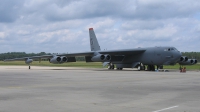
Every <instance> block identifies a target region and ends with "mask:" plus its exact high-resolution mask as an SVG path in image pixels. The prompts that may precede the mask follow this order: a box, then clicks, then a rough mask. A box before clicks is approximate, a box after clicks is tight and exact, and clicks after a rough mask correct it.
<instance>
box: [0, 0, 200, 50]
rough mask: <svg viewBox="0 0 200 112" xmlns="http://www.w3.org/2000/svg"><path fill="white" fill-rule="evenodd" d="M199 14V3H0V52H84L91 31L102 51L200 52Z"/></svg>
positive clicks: (60, 0) (133, 0)
mask: <svg viewBox="0 0 200 112" xmlns="http://www.w3.org/2000/svg"><path fill="white" fill-rule="evenodd" d="M199 11H200V3H199V1H198V0H193V1H189V0H184V1H182V0H176V1H173V0H162V1H160V0H151V1H146V0H127V1H126V2H125V1H121V0H92V1H91V0H42V1H41V0H16V1H11V0H1V1H0V26H1V27H0V44H1V46H2V47H1V48H0V51H1V52H11V51H20V52H21V51H25V52H41V51H45V52H62V53H63V52H80V51H89V39H88V38H89V37H88V36H89V35H88V28H90V27H93V28H94V29H95V32H96V35H97V37H98V40H99V43H100V44H101V48H102V49H123V48H135V47H149V46H175V47H177V48H178V49H179V50H181V51H200V50H199V49H198V47H197V46H198V45H199V44H200V43H199V39H200V12H199Z"/></svg>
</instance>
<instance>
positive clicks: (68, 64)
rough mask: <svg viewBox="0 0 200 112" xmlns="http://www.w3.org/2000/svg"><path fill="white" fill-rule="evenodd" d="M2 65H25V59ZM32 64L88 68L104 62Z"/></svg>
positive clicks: (43, 62) (36, 62) (32, 64)
mask: <svg viewBox="0 0 200 112" xmlns="http://www.w3.org/2000/svg"><path fill="white" fill-rule="evenodd" d="M0 65H10V66H12V65H22V66H23V65H24V66H27V64H25V62H24V61H11V62H3V61H1V62H0ZM31 66H52V67H88V68H102V63H101V62H93V63H86V62H83V61H78V62H73V63H63V64H52V63H49V62H48V61H41V62H39V61H33V62H32V63H31Z"/></svg>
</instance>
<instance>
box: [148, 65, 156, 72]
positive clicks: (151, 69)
mask: <svg viewBox="0 0 200 112" xmlns="http://www.w3.org/2000/svg"><path fill="white" fill-rule="evenodd" d="M147 71H155V66H154V65H148V66H147Z"/></svg>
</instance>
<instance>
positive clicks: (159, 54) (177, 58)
mask: <svg viewBox="0 0 200 112" xmlns="http://www.w3.org/2000/svg"><path fill="white" fill-rule="evenodd" d="M89 37H90V48H91V51H88V52H79V53H68V54H57V55H42V56H33V57H23V58H14V59H6V60H4V61H6V62H7V61H15V60H24V61H25V63H26V64H30V63H32V62H33V60H34V59H39V60H41V59H43V58H45V59H49V62H50V63H53V64H62V63H65V62H76V59H75V57H77V56H84V57H85V60H86V62H103V66H106V65H108V69H114V68H116V69H117V70H122V69H123V68H138V70H146V67H145V65H147V70H148V71H155V65H156V66H157V69H158V68H159V67H160V66H162V65H174V64H176V63H177V62H178V63H182V64H196V63H197V60H195V59H188V58H187V57H186V56H182V54H181V52H180V51H178V50H177V49H176V48H175V47H170V46H168V47H147V48H140V47H139V48H134V49H121V50H103V51H102V50H101V48H100V46H99V43H98V40H97V38H96V35H95V32H94V30H93V28H89ZM29 69H30V66H29Z"/></svg>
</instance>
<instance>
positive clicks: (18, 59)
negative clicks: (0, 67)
mask: <svg viewBox="0 0 200 112" xmlns="http://www.w3.org/2000/svg"><path fill="white" fill-rule="evenodd" d="M52 57H53V55H41V56H31V57H23V58H13V59H5V60H4V61H24V60H26V59H47V58H52Z"/></svg>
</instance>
